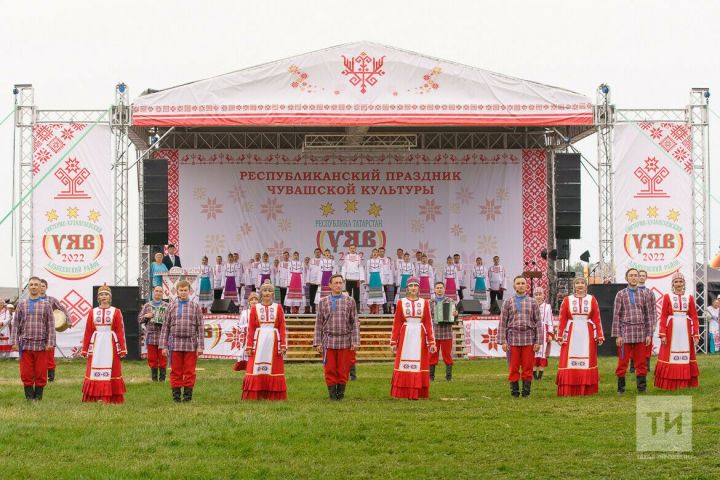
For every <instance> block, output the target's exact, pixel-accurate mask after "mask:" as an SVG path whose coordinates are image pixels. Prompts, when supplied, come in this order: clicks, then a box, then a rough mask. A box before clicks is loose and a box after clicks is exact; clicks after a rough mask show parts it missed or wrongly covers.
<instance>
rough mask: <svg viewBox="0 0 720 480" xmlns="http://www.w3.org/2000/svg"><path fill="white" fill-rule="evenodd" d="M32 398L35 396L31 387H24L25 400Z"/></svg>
mask: <svg viewBox="0 0 720 480" xmlns="http://www.w3.org/2000/svg"><path fill="white" fill-rule="evenodd" d="M33 398H35V390H34V389H33V387H25V400H32V399H33Z"/></svg>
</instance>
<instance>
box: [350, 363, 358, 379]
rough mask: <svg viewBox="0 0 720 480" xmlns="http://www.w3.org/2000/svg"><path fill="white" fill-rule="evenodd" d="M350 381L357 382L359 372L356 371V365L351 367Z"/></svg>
mask: <svg viewBox="0 0 720 480" xmlns="http://www.w3.org/2000/svg"><path fill="white" fill-rule="evenodd" d="M350 380H357V370H355V365H353V366H352V367H350Z"/></svg>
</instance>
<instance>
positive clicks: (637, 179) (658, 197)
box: [613, 123, 694, 299]
mask: <svg viewBox="0 0 720 480" xmlns="http://www.w3.org/2000/svg"><path fill="white" fill-rule="evenodd" d="M614 135H615V139H614V145H613V148H614V170H613V181H614V192H613V197H614V198H613V202H614V208H615V219H614V220H615V269H616V278H615V280H616V281H617V282H621V283H622V282H624V281H625V278H624V275H625V271H626V270H627V269H628V268H630V267H634V268H638V269H644V270H647V272H648V282H647V285H648V287H649V288H651V289H652V290H653V292H654V293H655V296H656V298H658V299H659V298H661V295H662V294H663V293H667V292H669V291H670V289H671V288H670V277H671V276H672V274H673V273H674V272H675V271H677V270H680V271H681V272H682V273H683V274H684V275H685V278H686V280H687V281H688V284H689V285H692V284H693V283H694V282H693V268H692V262H693V254H692V242H693V233H692V232H693V225H692V181H691V177H690V173H691V172H692V162H691V159H690V151H691V138H690V129H689V128H688V127H687V125H684V124H676V123H639V124H626V125H618V126H616V127H615V134H614ZM691 290H692V289H691ZM690 293H694V292H692V291H691V292H690Z"/></svg>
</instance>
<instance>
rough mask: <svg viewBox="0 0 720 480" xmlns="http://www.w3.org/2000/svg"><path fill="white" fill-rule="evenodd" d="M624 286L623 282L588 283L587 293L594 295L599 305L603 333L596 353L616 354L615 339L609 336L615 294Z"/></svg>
mask: <svg viewBox="0 0 720 480" xmlns="http://www.w3.org/2000/svg"><path fill="white" fill-rule="evenodd" d="M625 287H627V284H625V283H604V284H597V285H588V293H589V294H590V295H592V296H594V297H595V299H596V300H597V302H598V305H599V306H600V321H601V323H602V327H603V333H604V334H605V343H603V344H602V345H601V346H599V347H598V355H603V356H607V357H609V356H613V357H616V356H617V354H618V352H617V347H616V346H615V339H614V338H612V336H611V335H612V322H613V315H614V313H615V296H616V295H617V293H618V292H619V291H620V290H622V289H623V288H625Z"/></svg>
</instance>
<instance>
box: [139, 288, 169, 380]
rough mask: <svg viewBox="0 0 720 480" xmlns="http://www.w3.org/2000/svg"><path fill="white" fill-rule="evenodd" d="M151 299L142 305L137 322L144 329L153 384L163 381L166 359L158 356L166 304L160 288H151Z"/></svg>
mask: <svg viewBox="0 0 720 480" xmlns="http://www.w3.org/2000/svg"><path fill="white" fill-rule="evenodd" d="M152 295H153V299H152V300H151V301H150V302H148V303H146V304H145V305H143V308H142V310H141V311H140V315H139V316H138V321H139V322H140V325H142V326H143V327H144V328H145V344H146V345H147V361H148V367H150V379H151V380H152V381H153V382H157V381H158V380H159V381H161V382H164V381H165V378H166V372H167V357H165V356H163V355H161V354H160V348H159V347H158V345H159V344H160V332H161V331H162V326H163V323H164V322H165V315H166V313H167V309H168V303H167V302H164V301H163V299H162V295H163V289H162V287H155V288H153V292H152Z"/></svg>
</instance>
